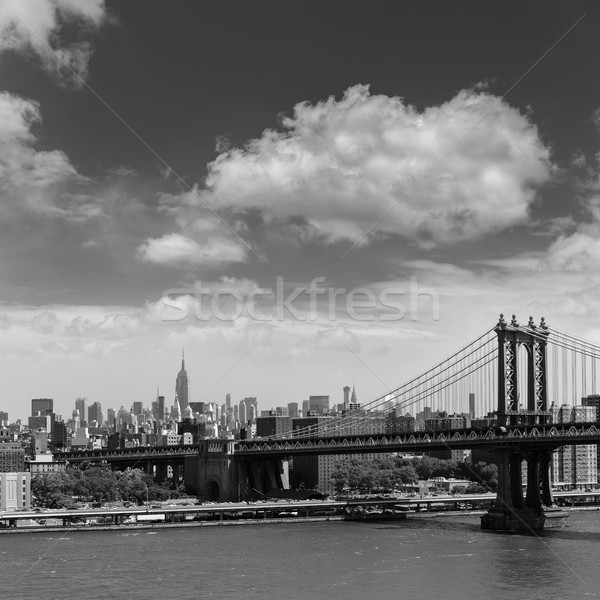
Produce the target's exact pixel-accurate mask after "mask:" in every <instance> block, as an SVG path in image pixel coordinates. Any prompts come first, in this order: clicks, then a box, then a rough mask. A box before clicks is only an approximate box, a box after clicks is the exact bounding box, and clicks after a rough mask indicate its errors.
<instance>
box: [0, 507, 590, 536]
mask: <svg viewBox="0 0 600 600" xmlns="http://www.w3.org/2000/svg"><path fill="white" fill-rule="evenodd" d="M563 510H566V511H567V512H577V511H599V510H600V506H589V507H588V506H585V507H563ZM486 512H487V511H485V510H468V511H464V510H454V511H449V510H444V511H431V512H418V513H417V512H414V513H399V514H402V515H405V518H402V519H393V518H390V519H381V520H377V519H375V520H365V521H360V520H358V521H357V520H348V522H353V523H356V522H364V523H393V522H396V521H398V522H399V521H405V520H412V519H431V518H443V517H461V516H462V517H476V516H481V515H484V514H485V513H486ZM328 521H346V519H345V515H327V516H315V517H288V518H267V519H227V520H222V521H217V520H214V521H187V522H177V523H123V524H121V525H79V526H71V525H65V526H63V525H61V526H58V525H57V526H54V525H51V526H45V525H39V526H37V527H36V526H29V527H11V528H6V529H0V535H3V534H7V535H18V534H22V533H63V532H64V533H73V532H86V531H151V530H157V529H185V528H188V527H236V526H248V525H263V524H265V525H281V524H290V525H291V524H298V525H301V524H303V523H323V522H328Z"/></svg>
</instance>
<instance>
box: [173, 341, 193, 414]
mask: <svg viewBox="0 0 600 600" xmlns="http://www.w3.org/2000/svg"><path fill="white" fill-rule="evenodd" d="M189 389H190V388H189V381H188V374H187V371H186V370H185V354H183V353H182V355H181V371H179V373H177V379H176V380H175V395H176V396H177V399H178V400H179V408H180V410H181V411H184V410H185V409H186V408H187V405H188V404H189Z"/></svg>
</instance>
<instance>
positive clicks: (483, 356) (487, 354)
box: [269, 329, 497, 439]
mask: <svg viewBox="0 0 600 600" xmlns="http://www.w3.org/2000/svg"><path fill="white" fill-rule="evenodd" d="M493 331H494V330H493V329H490V330H488V331H486V332H485V333H484V334H482V335H481V336H479V337H478V338H477V339H475V340H474V341H473V342H471V343H469V344H468V345H466V346H465V347H463V348H462V349H461V350H459V351H458V352H455V353H454V354H452V355H451V356H449V357H448V358H446V359H445V360H443V361H441V362H439V363H437V364H436V365H435V366H434V367H432V368H430V369H429V370H427V371H425V372H423V373H421V374H420V375H419V376H417V377H414V378H412V379H411V380H409V381H407V382H406V383H404V384H403V385H401V386H399V387H398V388H395V389H394V390H391V391H390V392H388V393H386V394H384V395H381V396H378V397H377V398H375V399H374V400H372V401H370V402H368V403H367V404H365V405H363V406H362V407H361V408H360V410H352V411H348V412H347V413H346V414H344V415H343V416H341V417H337V418H335V419H332V420H331V422H328V421H329V419H328V420H327V421H324V422H323V423H319V424H317V425H311V426H306V427H304V428H301V429H297V430H295V431H293V432H292V437H305V436H314V435H315V434H317V433H318V435H320V436H325V435H327V434H328V433H330V434H332V435H348V434H349V433H357V432H358V430H359V429H361V428H366V426H367V425H373V423H376V422H377V421H381V423H382V427H384V426H385V418H384V417H385V416H386V415H385V413H384V414H382V411H383V410H384V409H385V410H387V411H388V412H389V411H390V410H392V409H395V410H396V412H397V413H398V411H401V410H405V409H410V408H412V409H413V412H415V410H417V409H418V408H420V403H422V402H424V401H426V400H427V401H428V402H429V404H432V403H433V402H437V407H435V408H437V410H438V411H440V410H443V411H444V412H446V413H448V412H450V411H456V410H457V407H458V404H457V401H456V396H457V393H460V394H461V398H460V399H459V400H460V401H463V402H466V401H468V396H466V397H465V395H464V394H465V392H466V390H469V391H468V392H467V393H474V394H477V395H478V396H479V395H480V396H482V397H486V398H487V400H488V401H487V406H486V408H488V410H489V411H491V410H493V406H492V398H493V396H494V394H493V392H492V389H491V388H492V387H493V386H494V385H495V377H494V373H495V370H494V371H492V373H490V370H489V369H485V367H486V366H487V365H489V364H490V363H492V362H493V361H494V360H495V358H496V356H497V343H496V337H495V335H492V333H493ZM473 376H475V377H473ZM469 378H470V381H469ZM459 383H462V384H461V385H460V386H457V385H456V384H459ZM453 387H454V389H455V390H456V388H458V391H455V392H454V393H451V391H452V389H453ZM415 405H417V406H416V407H415ZM423 408H425V407H423ZM428 408H429V410H430V411H432V407H431V406H430V407H428ZM470 408H471V407H470ZM480 410H481V409H480ZM432 412H433V411H432ZM431 416H433V414H432V415H431ZM370 429H371V430H372V427H370ZM289 437H290V433H289V432H286V433H282V434H277V435H274V436H269V439H278V438H289Z"/></svg>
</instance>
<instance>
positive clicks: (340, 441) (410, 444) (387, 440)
mask: <svg viewBox="0 0 600 600" xmlns="http://www.w3.org/2000/svg"><path fill="white" fill-rule="evenodd" d="M598 443H600V424H599V423H597V422H590V423H564V424H552V425H529V426H527V425H518V426H512V427H510V426H509V427H506V431H505V432H504V433H498V432H497V429H483V430H482V429H479V430H478V429H456V430H449V431H440V432H432V431H416V432H409V433H402V434H393V433H385V434H383V433H381V434H360V435H351V436H350V435H348V436H329V437H302V438H294V437H292V438H289V439H284V440H271V439H266V438H265V439H263V438H252V439H250V440H243V441H240V440H237V441H235V442H234V441H233V440H216V439H215V440H203V441H202V442H201V443H200V444H196V445H191V446H136V447H134V448H125V449H121V450H107V449H102V450H71V451H67V452H57V453H56V457H57V458H60V459H65V460H67V461H69V462H72V463H80V462H83V461H92V462H99V461H107V462H123V463H127V462H131V463H136V462H142V461H144V460H153V461H161V460H164V461H170V460H173V459H183V458H185V457H191V456H198V455H199V454H204V455H207V456H210V455H213V456H214V455H217V454H221V455H224V454H233V455H234V456H238V457H260V456H265V457H266V456H268V457H271V458H286V457H290V456H300V455H310V454H363V453H372V452H414V451H422V450H440V449H445V448H451V449H452V448H454V449H457V450H458V449H466V448H489V449H494V448H503V447H509V446H514V445H521V446H523V447H527V446H540V445H543V444H545V445H547V446H548V448H549V449H554V448H556V447H558V446H562V445H580V444H598Z"/></svg>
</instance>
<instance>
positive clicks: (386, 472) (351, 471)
mask: <svg viewBox="0 0 600 600" xmlns="http://www.w3.org/2000/svg"><path fill="white" fill-rule="evenodd" d="M432 477H445V478H447V479H450V478H455V479H467V480H469V481H471V482H472V483H471V484H470V485H468V486H464V487H462V488H461V489H460V490H458V491H460V492H464V493H477V492H487V491H494V490H495V489H496V485H497V484H498V467H497V466H496V465H495V464H486V463H483V462H479V463H477V464H475V465H472V464H471V463H467V462H462V461H457V460H442V459H439V458H433V457H430V456H423V457H414V458H401V457H392V456H390V457H385V458H375V459H373V460H369V459H358V458H352V459H346V460H342V461H340V462H339V463H338V464H337V466H336V468H335V469H334V471H333V473H332V475H331V479H332V480H333V483H334V487H335V490H336V492H337V493H342V492H343V491H344V490H350V491H358V492H362V493H367V494H368V493H371V492H373V491H375V490H378V491H382V492H386V493H389V492H392V491H393V490H395V489H402V486H404V485H413V484H416V483H417V481H418V480H419V479H431V478H432Z"/></svg>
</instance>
